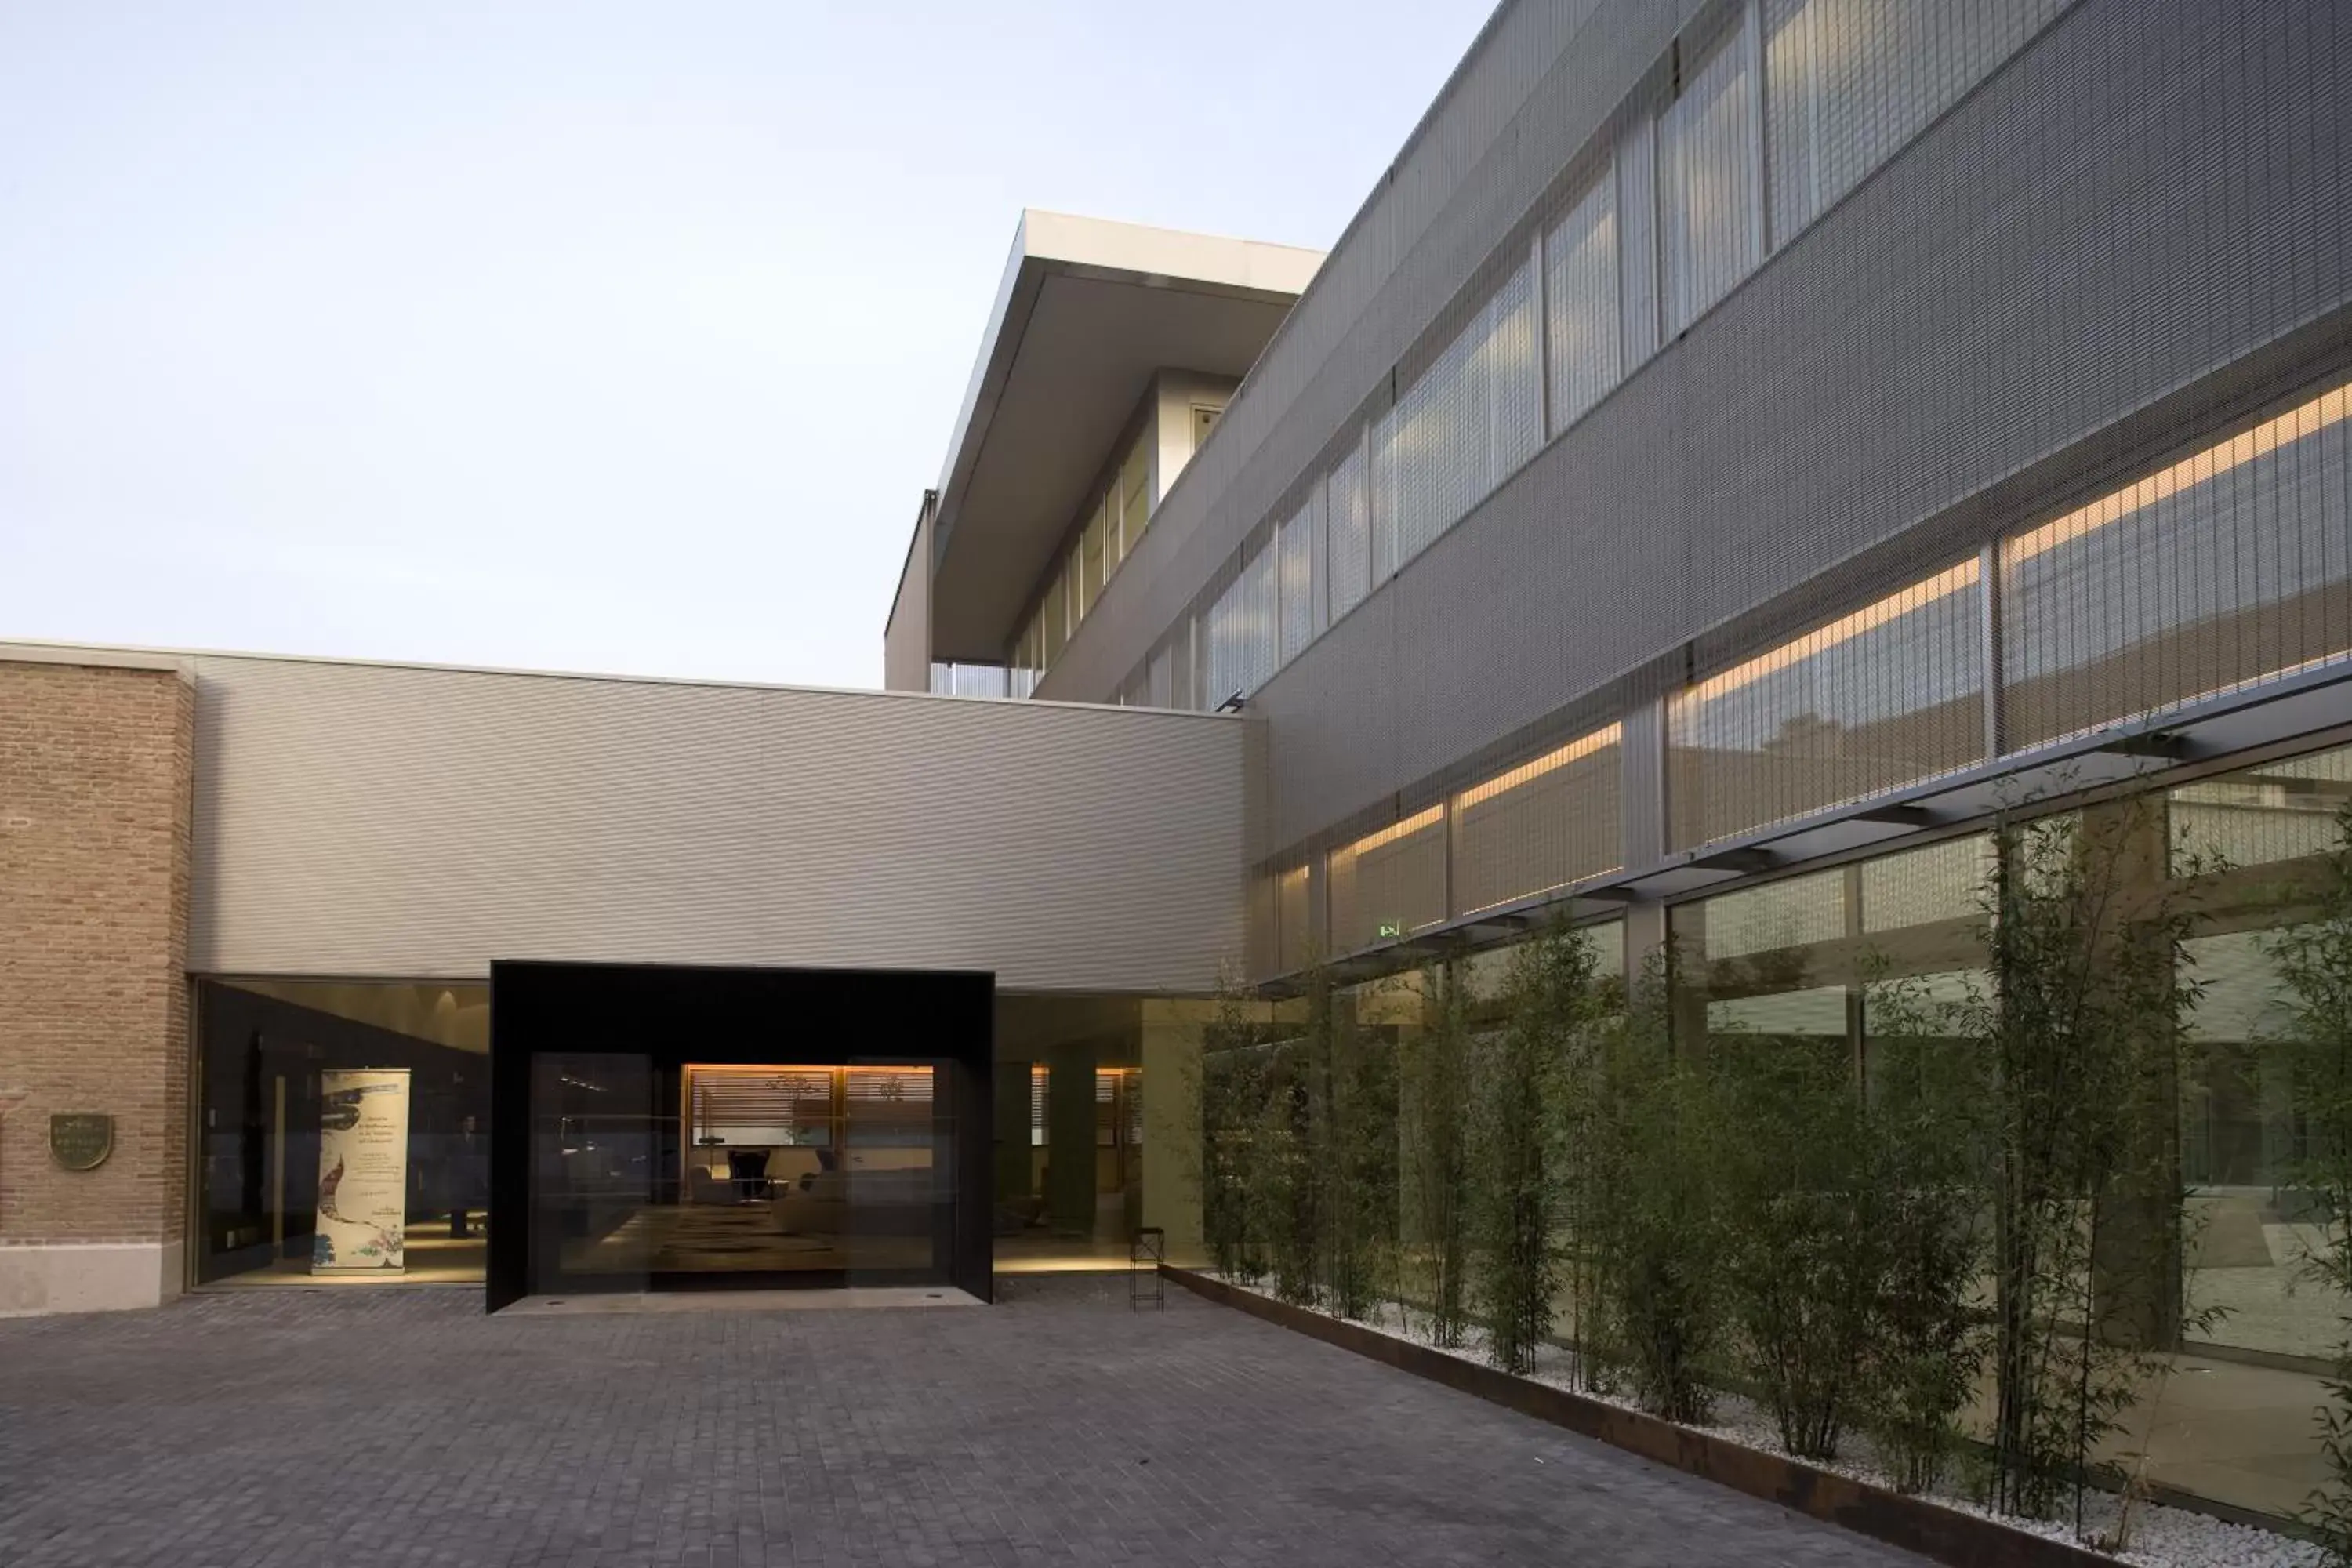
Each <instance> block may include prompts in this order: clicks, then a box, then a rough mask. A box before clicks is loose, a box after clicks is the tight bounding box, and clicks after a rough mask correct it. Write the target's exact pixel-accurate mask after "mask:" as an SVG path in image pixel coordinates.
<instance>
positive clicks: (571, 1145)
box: [530, 1052, 677, 1295]
mask: <svg viewBox="0 0 2352 1568" xmlns="http://www.w3.org/2000/svg"><path fill="white" fill-rule="evenodd" d="M663 1077H664V1075H663V1074H662V1073H661V1072H660V1071H659V1070H657V1069H656V1067H655V1065H654V1063H653V1061H652V1059H651V1058H647V1057H644V1056H637V1055H628V1054H620V1053H604V1052H568V1053H541V1054H540V1055H537V1056H535V1057H533V1058H531V1098H530V1291H531V1293H533V1294H535V1295H554V1294H559V1293H563V1292H585V1291H613V1290H643V1289H646V1287H647V1284H648V1281H649V1279H650V1277H651V1275H652V1272H653V1270H654V1268H655V1267H656V1259H657V1258H659V1257H660V1255H661V1253H662V1251H663V1249H664V1247H666V1246H667V1242H668V1240H669V1237H670V1232H671V1228H672V1216H673V1215H675V1212H676V1182H675V1180H674V1178H672V1177H670V1176H669V1175H668V1173H669V1172H670V1171H672V1170H674V1169H675V1168H676V1165H675V1154H674V1150H675V1146H676V1142H677V1116H676V1114H675V1112H674V1111H673V1112H671V1113H670V1114H667V1115H665V1114H664V1113H663V1107H662V1104H661V1100H662V1096H661V1080H662V1078H663Z"/></svg>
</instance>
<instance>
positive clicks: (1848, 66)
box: [1122, 0, 2064, 708]
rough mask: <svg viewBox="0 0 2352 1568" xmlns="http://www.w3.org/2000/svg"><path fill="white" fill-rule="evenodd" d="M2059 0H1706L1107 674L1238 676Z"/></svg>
mask: <svg viewBox="0 0 2352 1568" xmlns="http://www.w3.org/2000/svg"><path fill="white" fill-rule="evenodd" d="M2063 4H2064V0H1749V3H1748V4H1745V5H1732V6H1730V7H1728V8H1727V12H1726V14H1725V17H1724V19H1723V20H1722V21H1721V22H1720V23H1719V24H1717V26H1714V27H1713V28H1712V29H1711V31H1709V32H1708V33H1706V34H1705V35H1702V36H1700V37H1696V38H1693V39H1691V40H1687V42H1686V47H1684V48H1683V49H1682V50H1681V51H1680V52H1679V53H1678V54H1677V56H1676V57H1675V61H1674V62H1673V63H1674V69H1673V71H1671V72H1670V73H1669V74H1670V75H1672V76H1674V77H1675V78H1677V79H1678V80H1676V81H1674V82H1671V83H1670V84H1669V86H1670V88H1671V89H1672V90H1671V91H1670V92H1669V93H1668V94H1666V95H1664V101H1662V102H1659V103H1657V104H1655V105H1653V106H1651V107H1649V108H1648V109H1646V110H1636V111H1635V112H1633V113H1632V114H1631V115H1630V116H1621V119H1622V120H1623V121H1624V125H1623V128H1622V130H1621V131H1619V132H1617V133H1616V134H1615V136H1614V138H1613V142H1612V144H1611V145H1609V146H1608V147H1607V148H1605V149H1603V155H1602V156H1601V158H1600V167H1599V168H1598V170H1597V171H1596V172H1595V174H1593V176H1592V178H1591V181H1590V183H1589V184H1586V185H1585V186H1584V187H1582V188H1581V189H1580V191H1578V192H1576V193H1575V194H1574V195H1572V196H1571V198H1570V200H1569V201H1568V202H1567V203H1566V204H1565V205H1564V208H1563V210H1562V212H1561V214H1560V215H1559V217H1558V218H1557V219H1556V220H1555V221H1554V222H1552V223H1551V224H1550V225H1549V226H1547V227H1545V228H1544V229H1543V230H1542V231H1541V232H1540V233H1539V234H1538V237H1537V238H1536V239H1535V240H1534V242H1533V243H1532V245H1531V246H1530V254H1529V256H1528V260H1527V261H1526V263H1525V264H1524V265H1521V266H1518V267H1516V268H1512V269H1511V270H1510V271H1509V272H1508V274H1507V276H1506V277H1505V279H1503V281H1502V282H1501V284H1500V285H1499V286H1498V287H1496V289H1495V290H1494V291H1493V293H1492V294H1491V295H1489V296H1488V297H1487V298H1486V300H1484V301H1483V302H1482V303H1481V304H1480V305H1479V306H1478V307H1477V308H1476V309H1475V310H1473V311H1471V312H1470V313H1469V315H1468V316H1467V317H1466V318H1465V319H1464V320H1463V321H1462V322H1461V324H1460V325H1458V326H1457V327H1455V328H1454V329H1453V331H1451V333H1450V335H1448V336H1447V337H1445V338H1444V339H1443V340H1442V341H1441V342H1438V343H1437V344H1436V345H1434V352H1433V353H1432V355H1431V357H1430V358H1429V361H1428V363H1427V364H1426V366H1425V368H1423V369H1422V370H1421V371H1420V372H1419V373H1418V374H1415V375H1414V376H1413V377H1412V379H1411V380H1410V381H1409V382H1407V383H1405V384H1402V385H1401V386H1400V387H1399V388H1398V389H1397V393H1396V397H1395V400H1394V402H1393V404H1392V405H1391V407H1390V408H1389V409H1388V410H1387V411H1386V412H1385V413H1383V414H1381V415H1380V416H1377V417H1376V418H1373V419H1371V420H1370V422H1369V423H1368V424H1367V425H1366V426H1364V427H1363V428H1362V429H1361V430H1360V431H1359V432H1358V435H1357V438H1356V439H1355V440H1354V441H1353V442H1352V443H1350V444H1349V446H1348V447H1347V449H1346V451H1345V452H1344V453H1343V454H1342V455H1341V456H1340V457H1339V458H1338V460H1337V461H1335V462H1334V463H1333V464H1332V466H1331V467H1330V468H1328V470H1327V471H1326V472H1324V473H1322V474H1320V475H1318V476H1317V477H1316V478H1315V479H1314V480H1313V482H1311V483H1310V484H1309V485H1308V487H1307V497H1306V499H1305V500H1303V501H1301V502H1300V503H1298V504H1297V506H1296V508H1295V509H1293V510H1290V511H1289V512H1288V513H1287V514H1286V515H1284V516H1280V517H1276V518H1272V519H1269V520H1267V521H1266V523H1265V525H1264V526H1263V527H1261V528H1260V529H1259V530H1257V531H1256V532H1255V534H1254V535H1253V537H1252V538H1251V540H1250V541H1249V542H1248V543H1247V544H1246V545H1245V546H1244V549H1243V550H1242V551H1241V552H1238V553H1237V554H1236V556H1235V557H1234V561H1233V562H1232V563H1230V564H1229V565H1228V568H1227V571H1226V574H1224V575H1223V578H1222V580H1221V581H1220V582H1218V583H1216V584H1213V592H1212V593H1211V594H1210V595H1209V596H1208V598H1207V602H1206V604H1205V605H1203V606H1202V607H1200V608H1199V610H1198V612H1197V614H1195V615H1192V616H1186V617H1185V618H1184V619H1183V620H1182V621H1181V623H1180V624H1179V625H1178V626H1176V627H1175V628H1174V629H1173V630H1171V632H1170V633H1169V635H1168V636H1167V637H1166V638H1164V639H1163V640H1162V641H1161V643H1160V646H1159V647H1157V648H1156V649H1155V650H1154V651H1153V653H1152V655H1151V656H1150V658H1149V659H1148V660H1147V661H1146V663H1145V665H1144V666H1143V667H1142V668H1139V670H1138V671H1137V673H1136V676H1135V678H1134V679H1133V680H1132V681H1131V682H1130V683H1129V689H1128V691H1126V692H1123V693H1122V696H1123V697H1128V698H1129V699H1130V700H1154V701H1173V702H1175V703H1176V704H1178V705H1180V706H1191V707H1199V708H1214V707H1216V706H1218V705H1220V704H1222V703H1223V702H1226V701H1227V700H1231V699H1233V698H1234V697H1236V696H1240V697H1246V696H1247V695H1248V694H1249V693H1250V692H1252V691H1254V690H1255V689H1256V688H1257V687H1259V686H1260V685H1262V684H1264V683H1265V681H1266V680H1267V679H1270V678H1271V677H1272V676H1273V675H1274V673H1275V671H1276V669H1278V668H1281V667H1282V665H1284V664H1285V663H1286V662H1288V661H1289V660H1290V659H1291V658H1295V657H1297V654H1298V653H1299V652H1300V651H1302V650H1303V649H1304V648H1305V647H1307V644H1308V643H1310V642H1312V641H1313V640H1314V639H1315V638H1316V637H1319V636H1320V635H1321V634H1322V633H1323V631H1324V629H1325V628H1326V627H1328V626H1330V625H1331V624H1332V623H1333V622H1335V621H1337V620H1338V619H1339V617H1341V616H1345V615H1346V614H1347V613H1348V612H1349V610H1351V609H1353V608H1354V607H1355V606H1356V605H1357V604H1358V603H1360V601H1361V600H1363V599H1364V598H1365V597H1366V596H1367V595H1369V594H1370V592H1371V591H1372V589H1373V588H1375V587H1377V586H1378V585H1379V584H1381V583H1382V582H1384V581H1386V580H1387V579H1388V578H1389V577H1391V576H1392V575H1393V574H1395V573H1397V572H1398V571H1399V570H1401V569H1402V567H1403V566H1404V565H1405V564H1406V563H1409V562H1411V561H1412V559H1413V557H1415V556H1416V555H1418V554H1420V553H1421V552H1422V551H1423V550H1424V549H1426V548H1427V547H1428V546H1429V545H1430V544H1431V543H1432V542H1433V541H1434V540H1436V539H1437V538H1438V536H1439V535H1441V534H1443V533H1444V531H1446V530H1447V529H1449V528H1451V527H1452V526H1453V525H1454V523H1455V522H1456V521H1459V520H1460V519H1461V518H1462V517H1463V516H1465V514H1466V513H1467V512H1468V511H1469V510H1471V509H1472V508H1473V507H1475V505H1477V504H1478V503H1479V501H1481V500H1484V499H1485V498H1486V496H1487V495H1489V494H1491V493H1492V492H1493V491H1494V490H1495V489H1496V488H1497V487H1498V486H1499V485H1500V484H1501V483H1502V482H1503V481H1504V480H1505V479H1507V478H1509V477H1510V475H1511V474H1512V473H1513V472H1515V471H1516V470H1517V468H1519V467H1520V466H1521V465H1522V464H1524V463H1525V462H1527V460H1528V458H1532V457H1533V456H1534V455H1535V453H1536V452H1537V450H1538V448H1540V447H1542V445H1543V444H1544V442H1545V441H1547V440H1548V439H1549V438H1551V437H1556V436H1558V435H1559V434H1560V433H1561V432H1562V431H1564V430H1566V429H1567V428H1568V427H1569V426H1570V425H1572V424H1574V423H1575V422H1576V421H1577V420H1578V419H1580V418H1581V417H1582V416H1584V415H1585V414H1586V413H1588V412H1589V411H1590V410H1591V408H1592V406H1593V405H1595V404H1597V403H1599V402H1600V401H1601V398H1603V397H1604V396H1606V395H1608V394H1609V392H1610V391H1611V390H1612V389H1613V388H1614V387H1615V386H1616V385H1617V384H1619V383H1620V382H1621V381H1622V380H1623V379H1624V377H1625V376H1626V375H1627V374H1630V373H1631V372H1632V371H1633V369H1634V368H1635V367H1637V366H1638V365H1640V364H1641V363H1643V361H1645V360H1647V359H1648V358H1649V357H1650V356H1651V355H1652V354H1654V353H1656V352H1657V349H1658V347H1659V344H1660V342H1661V341H1662V334H1663V337H1664V338H1671V337H1672V336H1674V335H1675V334H1676V333H1679V332H1681V331H1684V330H1685V329H1686V328H1687V327H1689V326H1690V325H1691V323H1692V322H1693V321H1696V320H1697V318H1698V317H1699V316H1700V315H1702V314H1704V313H1705V312H1706V310H1708V309H1709V308H1711V307H1712V306H1714V305H1715V304H1716V303H1717V301H1718V300H1721V299H1722V298H1723V297H1724V296H1725V295H1726V294H1727V293H1729V292H1730V290H1731V289H1732V288H1733V287H1734V286H1735V285H1737V284H1738V282H1739V281H1740V279H1743V278H1745V277H1747V276H1748V274H1749V273H1750V272H1752V271H1754V270H1755V269H1756V268H1757V266H1758V265H1759V263H1760V262H1761V261H1762V259H1763V258H1764V257H1765V255H1766V254H1767V253H1768V252H1769V249H1771V248H1773V247H1778V246H1781V245H1785V244H1787V243H1788V242H1789V241H1790V239H1792V238H1794V237H1795V236H1796V235H1797V233H1798V232H1799V231H1800V230H1801V229H1802V228H1803V227H1804V226H1806V225H1808V224H1810V223H1811V222H1812V220H1813V219H1814V218H1816V217H1818V216H1820V215H1821V214H1822V212H1823V211H1824V210H1826V209H1827V208H1828V207H1829V206H1830V205H1832V203H1834V202H1835V201H1836V200H1837V199H1838V198H1839V197H1840V196H1842V195H1844V194H1845V193H1846V192H1847V191H1848V190H1849V189H1851V188H1852V187H1853V185H1854V184H1858V183H1859V182H1860V181H1861V180H1862V179H1863V178H1864V176H1865V175H1866V174H1869V173H1870V171H1871V170H1873V169H1874V168H1876V167H1877V166H1878V165H1879V164H1880V163H1884V162H1885V161H1886V159H1887V158H1889V157H1891V156H1892V155H1893V154H1894V153H1895V151H1896V150H1897V149H1899V148H1900V147H1901V146H1902V145H1903V144H1904V143H1905V142H1908V141H1909V140H1910V139H1911V138H1912V137H1914V136H1916V134H1918V132H1920V131H1921V130H1923V129H1924V128H1925V127H1926V126H1927V123H1928V122H1929V121H1931V120H1933V119H1934V118H1935V117H1936V116H1937V114H1939V113H1941V112H1942V111H1943V110H1945V109H1947V108H1948V107H1949V106H1950V105H1951V104H1952V103H1953V102H1955V101H1956V100H1958V98H1959V97H1960V96H1961V95H1962V94H1964V93H1965V92H1967V91H1968V90H1969V88H1971V87H1973V86H1974V85H1975V84H1976V83H1977V82H1978V81H1979V80H1981V79H1983V78H1984V77H1985V76H1986V75H1987V74H1989V73H1990V71H1991V70H1992V69H1993V68H1995V67H1997V66H1998V65H1999V64H2000V62H2001V61H2002V60H2004V59H2006V58H2008V57H2009V56H2011V54H2014V53H2015V52H2016V51H2017V49H2018V48H2019V47H2021V46H2022V45H2023V44H2024V43H2025V41H2026V40H2027V39H2028V38H2030V37H2032V36H2033V34H2034V33H2036V32H2037V31H2038V30H2040V28H2041V27H2042V26H2043V25H2044V24H2045V23H2047V22H2048V21H2049V20H2050V19H2051V18H2052V17H2053V16H2055V15H2056V14H2057V12H2058V11H2059V10H2060V9H2061V8H2062V7H2063ZM1768 147H1769V150H1770V156H1769V168H1768V167H1767V163H1768V160H1767V157H1766V155H1765V149H1767V148H1768ZM1163 666H1164V667H1165V669H1166V679H1164V681H1163V679H1162V677H1161V673H1160V672H1161V668H1162V667H1163Z"/></svg>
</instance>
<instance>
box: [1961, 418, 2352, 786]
mask: <svg viewBox="0 0 2352 1568" xmlns="http://www.w3.org/2000/svg"><path fill="white" fill-rule="evenodd" d="M2347 412H2352V392H2348V391H2347V388H2345V387H2341V386H2339V387H2336V388H2335V389H2333V390H2331V391H2328V392H2326V393H2324V394H2322V395H2319V396H2317V397H2315V398H2312V399H2310V400H2309V401H2307V402H2305V403H2304V404H2302V405H2299V406H2297V407H2294V408H2292V409H2289V410H2288V411H2287V412H2285V413H2284V414H2281V415H2279V416H2276V417H2274V418H2272V419H2268V420H2264V421H2263V423H2262V424H2260V425H2258V426H2254V427H2253V428H2252V429H2250V430H2247V431H2245V432H2243V433H2242V434H2240V435H2238V436H2236V437H2232V438H2231V439H2230V440H2227V441H2224V442H2221V443H2219V444H2218V445H2215V446H2212V447H2207V448H2206V449H2205V450H2203V451H2200V452H2198V453H2196V454H2194V455H2193V456H2191V457H2189V458H2183V459H2182V460H2181V461H2179V462H2178V463H2174V464H2172V465H2170V466H2168V467H2167V468H2163V469H2161V470H2159V471H2158V472H2157V473H2154V474H2151V475H2149V476H2147V478H2145V479H2141V480H2140V481H2139V482H2137V484H2133V485H2129V486H2126V488H2124V489H2119V490H2116V491H2115V492H2113V493H2112V494H2109V495H2106V496H2104V497H2102V498H2100V499H2099V500H2095V501H2093V502H2091V503H2090V504H2089V505H2087V506H2084V507H2080V508H2078V509H2076V510H2074V511H2071V512H2068V513H2067V514H2066V515H2065V516H2063V517H2061V518H2058V519H2056V520H2055V521H2052V522H2049V523H2046V524H2044V525H2043V526H2042V527H2040V528H2037V529H2034V530H2033V531H2031V532H2028V533H2024V534H2021V535H2018V536H2017V537H2015V538H2013V539H2010V540H2008V541H2006V542H2003V544H2002V546H2001V552H2000V558H2001V616H2002V619H2001V631H2002V637H2001V666H2002V671H2003V674H2004V676H2005V677H2006V680H2007V696H2006V701H2005V707H2006V717H2007V722H2008V727H2009V732H2008V743H2009V745H2010V747H2011V749H2012V750H2014V749H2017V748H2020V747H2025V746H2032V745H2034V744H2037V743H2039V742H2046V741H2052V740H2056V739H2059V738H2061V737H2063V736H2068V735H2074V734H2080V733H2083V732H2084V731H2089V730H2094V729H2096V728H2098V727H2099V726H2101V725H2103V724H2106V723H2111V722H2114V721H2119V720H2124V719H2129V718H2132V717H2135V716H2137V715H2140V714H2146V713H2154V712H2161V711H2163V710H2167V709H2170V708H2176V707H2179V706H2180V705H2182V704H2184V703H2187V702H2190V701H2193V700H2197V699H2199V698H2201V697H2208V696H2212V695H2215V694H2218V693H2222V692H2228V691H2233V690H2239V689H2244V688H2246V687H2248V686H2252V685H2257V684H2260V683H2262V682H2263V681H2266V680H2270V679H2276V678H2277V677H2279V676H2281V675H2284V674H2289V673H2292V672H2294V671H2296V670H2299V669H2304V668H2310V667H2311V666H2313V665H2315V664H2319V663H2324V662H2326V661H2328V660H2331V659H2336V658H2343V657H2345V655H2346V654H2347V652H2352V466H2347V457H2352V441H2347V434H2352V427H2347V420H2346V416H2347Z"/></svg>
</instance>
